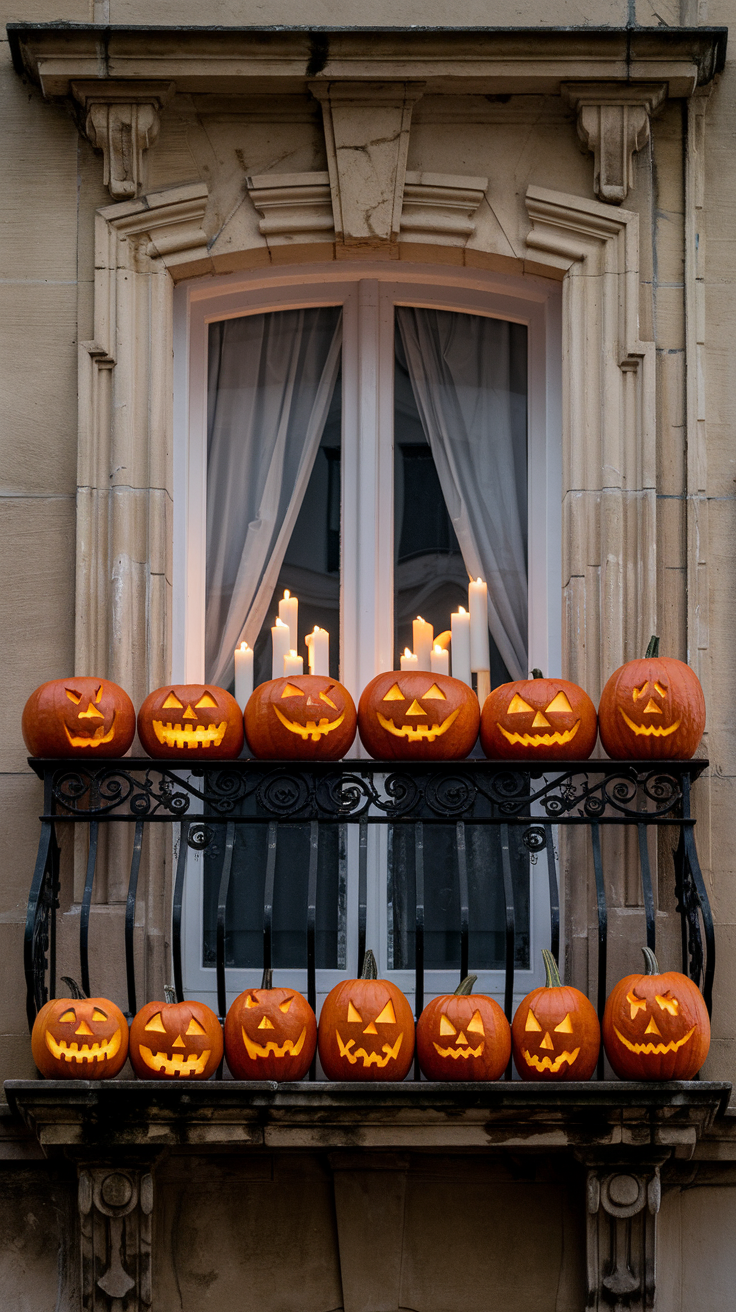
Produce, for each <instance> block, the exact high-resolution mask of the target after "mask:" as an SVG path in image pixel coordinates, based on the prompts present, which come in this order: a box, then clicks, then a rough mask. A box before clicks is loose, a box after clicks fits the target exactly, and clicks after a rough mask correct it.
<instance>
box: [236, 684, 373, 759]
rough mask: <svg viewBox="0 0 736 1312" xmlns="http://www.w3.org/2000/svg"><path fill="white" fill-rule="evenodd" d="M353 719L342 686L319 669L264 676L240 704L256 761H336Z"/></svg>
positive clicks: (346, 745) (347, 741)
mask: <svg viewBox="0 0 736 1312" xmlns="http://www.w3.org/2000/svg"><path fill="white" fill-rule="evenodd" d="M356 725H357V716H356V714H355V702H354V701H353V699H352V697H351V696H350V693H349V692H348V690H347V688H344V687H343V685H342V684H341V683H337V681H336V680H335V679H330V678H328V677H327V676H326V675H322V674H297V675H289V677H288V678H280V679H269V680H268V682H267V683H261V684H259V685H258V687H257V688H255V689H254V691H253V693H252V695H251V696H250V698H249V700H248V705H247V706H246V708H245V736H246V738H247V739H248V745H249V747H250V749H251V751H252V753H253V755H254V756H256V757H258V758H259V759H260V760H262V761H315V760H316V761H339V760H340V758H341V757H342V756H344V755H345V753H346V752H348V751H349V750H350V747H351V746H352V742H353V739H354V738H355V728H356Z"/></svg>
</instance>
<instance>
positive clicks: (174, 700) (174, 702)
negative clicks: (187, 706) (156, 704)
mask: <svg viewBox="0 0 736 1312" xmlns="http://www.w3.org/2000/svg"><path fill="white" fill-rule="evenodd" d="M162 709H163V710H164V711H182V710H183V709H184V703H183V702H180V701H179V698H178V697H177V695H176V693H175V692H170V693H169V695H168V697H167V698H166V701H165V702H164V704H163V707H162Z"/></svg>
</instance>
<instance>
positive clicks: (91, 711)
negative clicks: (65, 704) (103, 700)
mask: <svg viewBox="0 0 736 1312" xmlns="http://www.w3.org/2000/svg"><path fill="white" fill-rule="evenodd" d="M78 718H79V719H80V720H104V718H105V717H104V715H103V714H102V711H98V709H97V707H96V706H93V705H92V703H91V702H90V704H89V706H88V707H87V709H86V711H80V712H79V716H78Z"/></svg>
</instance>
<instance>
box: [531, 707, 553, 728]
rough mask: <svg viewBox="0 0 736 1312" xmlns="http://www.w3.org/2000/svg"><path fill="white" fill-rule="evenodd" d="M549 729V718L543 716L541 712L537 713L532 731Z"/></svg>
mask: <svg viewBox="0 0 736 1312" xmlns="http://www.w3.org/2000/svg"><path fill="white" fill-rule="evenodd" d="M549 728H550V723H549V720H548V719H547V716H546V715H542V712H541V711H537V713H536V715H535V716H534V719H533V720H532V729H549Z"/></svg>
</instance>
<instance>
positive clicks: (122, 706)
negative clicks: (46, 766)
mask: <svg viewBox="0 0 736 1312" xmlns="http://www.w3.org/2000/svg"><path fill="white" fill-rule="evenodd" d="M22 728H23V738H24V740H25V744H26V747H27V748H28V750H29V752H30V754H31V756H84V757H89V758H90V759H91V760H94V759H95V758H97V757H103V756H124V755H125V753H126V752H127V750H128V748H129V747H130V744H131V743H132V741H133V737H134V735H135V708H134V706H133V703H132V701H131V700H130V697H129V696H128V694H127V692H125V691H124V690H123V689H122V688H119V687H118V685H117V684H116V683H110V681H109V680H108V679H87V678H83V679H76V678H75V679H52V680H51V682H50V683H42V684H41V687H40V688H36V691H35V692H32V693H31V695H30V697H29V698H28V701H27V702H26V704H25V707H24V710H23V721H22Z"/></svg>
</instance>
